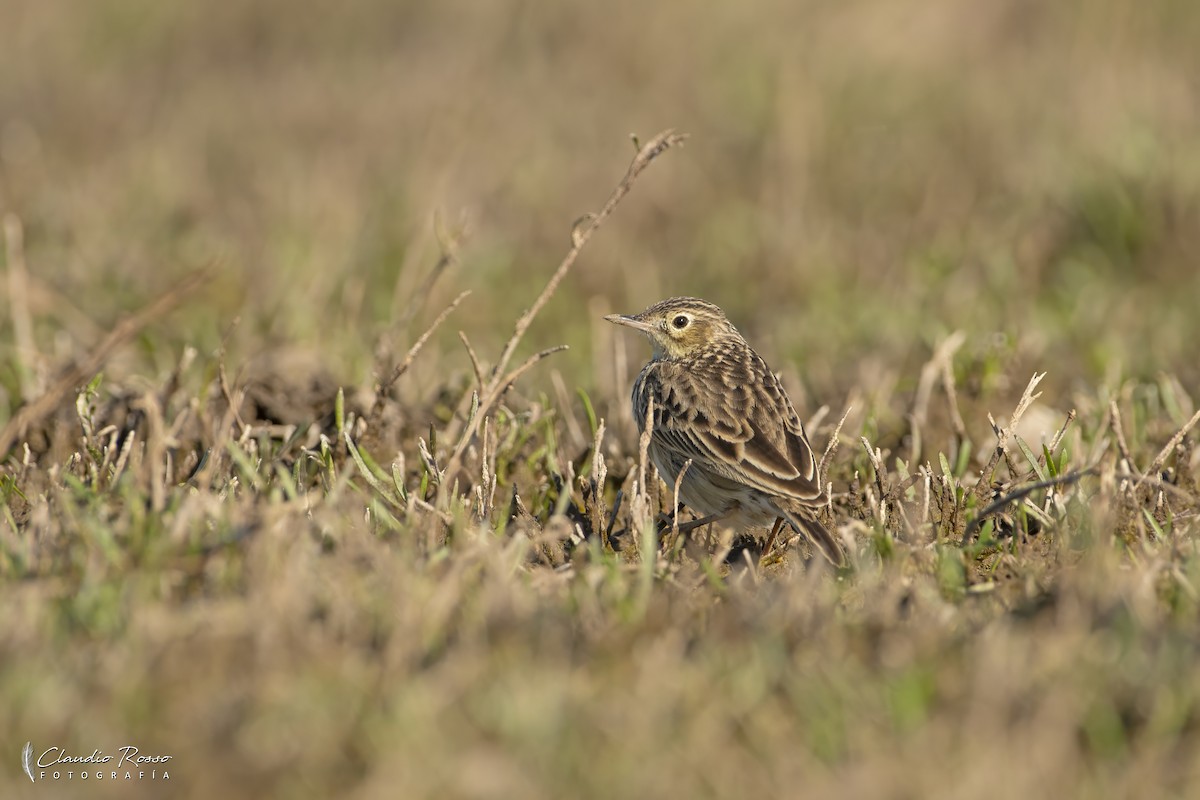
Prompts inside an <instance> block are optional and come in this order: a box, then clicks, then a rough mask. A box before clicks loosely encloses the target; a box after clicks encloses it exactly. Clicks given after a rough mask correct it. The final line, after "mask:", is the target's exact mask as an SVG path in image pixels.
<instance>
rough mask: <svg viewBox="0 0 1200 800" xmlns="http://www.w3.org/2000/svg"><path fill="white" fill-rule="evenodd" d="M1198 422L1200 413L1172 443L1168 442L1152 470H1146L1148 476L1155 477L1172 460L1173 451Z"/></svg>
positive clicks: (1173, 438)
mask: <svg viewBox="0 0 1200 800" xmlns="http://www.w3.org/2000/svg"><path fill="white" fill-rule="evenodd" d="M1198 422H1200V411H1197V412H1196V413H1195V414H1193V415H1192V418H1191V419H1189V420H1188V421H1187V422H1186V423H1185V424H1184V426H1183V427H1182V428H1180V429H1179V430H1178V431H1177V432H1176V433H1175V435H1174V436H1172V437H1171V441H1169V442H1167V444H1166V446H1165V447H1163V449H1162V450H1160V451H1159V453H1158V455H1157V456H1155V457H1154V461H1153V462H1152V463H1151V464H1150V468H1149V469H1147V470H1146V475H1154V474H1155V473H1157V472H1158V471H1159V470H1160V469H1162V467H1163V464H1166V463H1167V459H1168V458H1170V456H1171V451H1172V450H1174V449H1175V447H1176V445H1178V444H1179V443H1180V442H1182V441H1183V437H1185V436H1187V435H1188V433H1189V432H1190V431H1191V430H1192V428H1194V427H1196V423H1198Z"/></svg>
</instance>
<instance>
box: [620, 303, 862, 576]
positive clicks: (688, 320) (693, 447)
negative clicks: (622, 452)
mask: <svg viewBox="0 0 1200 800" xmlns="http://www.w3.org/2000/svg"><path fill="white" fill-rule="evenodd" d="M605 319H607V320H608V321H609V322H614V323H616V324H618V325H626V326H628V327H630V328H634V329H635V330H638V331H641V332H642V333H644V334H645V335H646V337H647V338H649V339H650V344H651V345H653V347H654V355H653V356H652V357H651V359H650V363H648V364H647V365H646V366H645V368H643V369H642V372H641V374H640V375H638V378H637V381H636V382H635V383H634V385H633V416H634V418H635V419H636V420H637V424H638V430H640V431H645V429H646V410H647V408H648V407H649V402H650V399H651V398H653V399H654V420H653V426H652V431H651V437H650V448H649V455H650V458H651V460H652V461H653V462H654V466H655V467H657V468H658V473H659V475H661V476H662V478H663V480H665V481H666V482H667V483H668V484H669V485H673V484H674V482H675V479H676V477H677V476H678V475H679V473H680V471H681V470H683V469H684V465H685V464H687V462H688V461H689V460H690V461H691V462H692V463H691V465H690V466H688V467H687V471H686V472H685V473H684V475H683V479H682V481H681V482H680V485H679V499H680V501H682V503H683V504H684V505H686V506H688V507H689V508H691V509H692V510H693V511H695V512H696V513H698V514H701V515H704V516H706V517H711V518H712V519H711V520H710V521H717V520H725V521H728V522H730V523H732V524H734V525H746V526H764V527H765V526H766V525H767V524H769V523H771V522H772V521H773V522H774V526H773V527H772V530H771V534H770V536H769V537H768V539H767V544H766V548H765V549H764V550H763V555H764V556H766V555H768V553H769V551H770V548H771V545H772V543H773V542H774V540H775V536H776V534H777V533H778V531H779V528H780V526H781V525H782V523H783V522H784V521H785V520H786V521H787V522H788V523H789V524H790V525H791V526H792V527H793V528H795V529H796V530H797V531H798V532H801V533H804V534H806V535H807V536H808V537H809V538H810V539H812V541H813V542H814V544H816V545H817V546H818V548H819V549H820V550H821V552H822V553H824V554H825V556H826V557H828V558H829V560H830V561H831V562H833V563H834V564H835V565H842V564H843V563H844V556H843V554H842V549H841V547H839V546H838V543H837V541H836V540H835V539H834V538H833V536H831V535H830V533H829V531H827V530H826V529H825V527H824V526H823V525H821V523H820V522H818V521H817V518H816V510H817V509H819V508H820V507H821V506H823V505H825V503H826V501H827V494H826V489H825V488H823V487H822V486H821V476H820V475H819V474H818V472H817V462H816V459H815V458H814V457H813V449H812V445H810V444H809V443H808V436H807V434H805V432H804V425H803V424H802V423H801V422H800V418H799V417H798V416H796V410H795V409H794V408H793V407H792V402H791V400H789V399H788V396H787V393H786V392H785V391H784V390H783V387H782V386H781V385H780V383H779V379H778V378H776V377H775V373H773V372H772V371H771V368H770V367H768V366H767V362H765V361H763V359H762V357H761V356H760V355H759V354H758V353H756V352H754V350H753V349H751V347H750V345H748V344H747V343H746V340H745V339H743V338H742V335H741V334H740V333H738V330H737V328H735V327H733V324H732V323H730V322H729V320H728V319H726V317H725V312H723V311H722V310H721V309H720V308H718V307H717V306H715V305H713V304H712V303H709V302H706V301H704V300H699V299H697V298H694V297H673V298H671V299H670V300H663V301H662V302H660V303H656V304H655V305H652V306H650V307H649V308H647V309H646V310H645V311H643V312H642V313H640V314H634V315H632V316H623V315H619V314H612V315H610V316H607V317H605Z"/></svg>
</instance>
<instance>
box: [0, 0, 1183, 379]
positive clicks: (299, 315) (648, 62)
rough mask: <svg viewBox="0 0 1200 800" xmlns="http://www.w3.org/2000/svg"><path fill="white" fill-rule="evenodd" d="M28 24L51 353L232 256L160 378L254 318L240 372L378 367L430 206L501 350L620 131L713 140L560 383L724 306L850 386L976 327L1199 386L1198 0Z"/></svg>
mask: <svg viewBox="0 0 1200 800" xmlns="http://www.w3.org/2000/svg"><path fill="white" fill-rule="evenodd" d="M4 17H5V19H4V29H5V33H4V40H5V47H4V48H3V55H0V58H2V59H3V62H2V66H3V69H2V70H0V110H2V119H3V126H2V129H0V158H2V160H0V193H2V194H0V203H2V204H3V206H4V208H5V209H7V210H8V211H10V212H13V213H16V214H18V215H20V217H21V218H22V220H23V221H24V223H25V225H26V226H27V228H28V231H27V240H28V244H27V247H28V259H29V261H30V264H31V269H32V270H33V271H34V272H35V273H36V275H37V277H38V280H39V281H40V282H43V283H44V284H45V286H46V288H47V289H49V290H52V292H53V294H49V295H45V296H44V299H43V303H42V307H41V308H40V309H39V310H40V311H41V312H43V313H42V314H41V315H40V316H39V318H40V326H41V329H40V330H39V331H38V341H40V342H50V341H55V332H56V331H61V330H64V329H65V330H66V331H68V332H69V333H72V334H75V335H76V336H78V335H82V334H84V333H86V332H87V331H88V330H91V329H92V327H93V326H100V327H103V326H104V325H105V324H106V323H107V322H109V321H111V320H112V319H113V318H114V316H115V315H116V313H117V311H118V310H120V309H122V308H133V307H136V306H137V305H138V304H139V303H140V302H142V301H144V300H145V299H146V298H147V296H148V295H149V294H151V293H152V292H153V291H156V290H157V289H158V288H159V287H161V286H162V285H163V284H165V283H168V282H169V281H170V279H171V277H172V276H174V275H178V274H180V273H181V272H182V271H183V270H184V269H185V268H187V267H191V266H195V265H197V264H201V263H205V262H208V261H210V260H212V259H218V260H219V262H220V264H221V265H222V267H223V269H224V275H223V280H222V282H221V285H220V287H219V289H218V290H216V291H214V292H213V293H212V294H210V295H207V296H206V301H207V302H206V303H205V304H204V306H203V307H198V308H195V309H193V310H192V312H190V313H189V314H187V315H185V316H184V317H183V318H182V319H181V321H178V322H176V323H175V327H174V329H173V330H170V331H166V332H165V337H166V338H162V337H159V336H157V335H156V337H155V343H153V344H150V343H147V344H146V348H147V349H148V350H154V349H157V350H158V351H159V352H158V353H157V354H155V353H147V354H146V355H147V356H149V357H151V358H154V357H156V356H157V358H158V359H159V362H160V363H159V366H162V363H161V362H162V361H163V360H170V358H173V356H170V352H171V347H170V346H169V344H170V343H172V342H175V343H177V342H179V341H184V340H186V341H192V342H196V341H199V342H201V343H203V344H206V345H209V346H216V344H217V343H218V342H219V340H220V337H221V336H222V334H223V333H224V332H225V329H226V328H227V327H228V326H229V324H230V322H231V320H232V319H234V318H235V317H240V318H241V320H242V324H241V326H240V328H239V329H238V330H237V331H236V333H235V334H234V336H233V338H232V341H231V347H232V348H233V352H234V353H235V354H237V355H240V356H244V355H247V354H250V353H253V352H256V351H259V350H261V349H262V348H264V347H278V346H284V345H286V346H288V347H291V348H298V349H302V350H305V351H307V352H309V353H311V354H312V355H313V356H314V357H315V358H316V359H318V360H319V361H320V362H321V363H323V364H325V365H326V366H327V367H328V368H329V369H330V370H331V371H332V372H333V373H334V374H335V375H336V376H337V377H338V379H339V380H340V381H343V382H351V383H352V382H355V381H358V380H363V379H364V376H365V375H366V373H367V371H368V370H369V367H370V357H371V350H370V347H369V346H365V345H367V344H368V343H370V342H372V341H373V340H374V339H375V337H377V336H378V335H379V334H380V332H381V331H382V330H385V329H386V328H387V326H388V325H389V323H390V321H392V320H393V319H395V318H396V317H397V316H398V314H399V312H400V311H401V310H402V309H403V308H404V307H405V303H406V300H407V293H408V292H410V291H411V290H412V289H413V287H415V286H416V285H417V284H418V282H419V279H420V277H421V276H422V275H423V274H424V273H425V272H426V271H427V270H428V268H429V266H430V265H431V264H432V262H433V261H434V260H435V259H436V256H437V250H436V247H435V244H434V241H433V237H432V230H433V218H434V215H435V214H441V215H442V216H443V218H444V219H445V220H447V224H454V223H456V222H457V221H458V220H460V219H462V218H465V219H466V221H467V223H468V225H469V228H470V231H471V233H470V237H469V239H468V242H467V248H466V251H465V252H464V254H463V256H462V260H461V267H459V268H458V270H457V271H456V273H455V274H453V275H451V276H450V277H449V278H448V279H446V280H444V281H443V282H442V283H441V285H440V286H439V289H440V294H439V296H438V301H439V302H441V301H444V300H448V299H449V297H452V296H453V295H454V294H456V293H457V291H458V290H460V289H463V288H470V289H472V290H474V292H475V296H474V297H473V298H472V299H471V300H470V302H469V304H468V307H467V315H468V316H469V319H468V320H466V321H464V322H463V323H462V325H463V326H464V327H465V328H466V329H467V332H468V333H469V334H471V335H472V338H473V339H474V340H477V341H487V340H488V339H489V338H490V337H493V336H495V335H496V333H497V331H499V330H501V329H503V328H504V327H506V326H507V325H508V323H509V322H510V321H511V320H512V319H513V318H514V317H515V316H516V313H518V312H519V310H520V309H522V308H523V307H524V306H525V305H527V303H528V299H529V298H530V297H531V296H532V294H533V293H534V292H535V290H536V288H537V287H538V286H540V284H541V282H543V281H544V279H545V276H546V275H547V274H548V273H549V271H550V270H551V268H552V266H553V265H554V264H555V263H557V260H558V258H559V257H560V256H561V254H562V252H563V251H564V250H565V247H566V244H567V241H568V231H569V227H570V224H571V223H572V222H573V221H574V220H575V219H576V218H577V217H578V216H580V215H582V214H584V213H586V212H587V211H589V210H592V209H593V208H595V207H596V206H597V205H598V204H599V202H600V201H601V200H602V199H603V196H604V193H605V192H607V188H608V186H609V185H610V184H611V180H612V176H613V175H614V174H617V173H618V171H619V170H620V169H621V168H623V166H624V164H625V162H626V160H627V158H628V156H629V154H630V152H631V149H630V148H629V146H628V145H627V144H625V142H626V141H627V139H626V137H627V136H628V135H629V134H630V133H631V132H636V133H639V134H641V135H642V136H648V135H650V134H652V133H654V132H655V131H657V130H660V129H662V128H664V127H668V126H672V127H676V128H678V129H681V130H685V131H688V132H690V133H692V134H693V138H692V139H691V141H690V142H689V145H688V148H687V150H686V151H684V154H683V156H682V157H680V158H673V159H671V161H670V163H669V164H668V165H667V166H665V167H664V168H662V169H661V170H659V171H658V173H657V174H656V175H655V176H654V178H653V180H650V181H646V184H645V185H644V186H642V187H640V188H639V191H638V192H637V193H636V195H635V196H634V197H633V198H631V199H630V200H629V202H628V205H627V206H625V207H624V208H622V209H621V214H620V216H619V218H618V219H617V220H616V221H615V223H614V224H612V225H611V226H610V227H609V228H607V229H606V230H605V231H604V233H603V235H602V236H601V237H600V238H599V239H598V241H597V242H596V244H595V246H594V247H593V248H592V249H590V250H589V252H588V253H587V255H586V257H585V261H584V263H582V264H581V266H580V269H578V270H577V271H576V272H575V273H574V274H573V275H572V276H571V279H570V280H569V281H568V283H567V285H566V286H565V287H564V289H563V291H562V293H561V294H560V295H559V296H558V298H557V299H556V301H555V302H554V303H553V304H552V306H551V307H550V308H549V309H548V310H547V313H546V315H545V317H544V318H543V319H542V320H541V321H540V322H539V324H538V326H537V328H536V329H535V331H534V334H533V339H532V341H531V343H530V346H531V347H532V346H543V345H548V344H554V343H558V342H559V341H566V342H568V343H571V344H574V345H583V347H582V350H578V349H577V351H576V354H575V356H573V357H572V358H571V359H568V360H564V359H560V362H563V364H564V367H563V368H564V369H568V370H570V372H571V376H570V377H572V378H575V379H576V380H578V381H580V382H584V383H587V382H589V381H590V380H591V377H590V376H591V373H590V372H589V371H588V366H589V365H588V364H587V358H586V357H585V356H587V355H588V354H589V348H588V347H587V346H586V345H587V343H588V342H589V337H590V336H591V333H590V332H591V331H592V330H593V328H592V326H593V324H594V314H595V313H596V312H597V311H599V310H604V311H610V310H633V309H637V308H641V307H644V306H645V305H647V304H649V303H650V302H652V301H653V300H656V299H659V298H661V297H663V296H668V295H673V294H696V295H700V296H703V297H707V298H711V299H713V300H715V301H716V302H718V303H720V304H722V305H723V306H725V307H726V308H727V310H728V311H729V312H730V313H731V315H732V316H733V318H734V319H735V320H736V321H737V322H738V323H740V324H741V326H742V327H743V329H745V331H746V333H747V335H748V336H749V337H750V338H751V340H752V341H755V342H758V343H761V347H762V349H765V350H766V351H768V352H769V353H771V354H772V355H774V356H775V358H776V360H777V361H781V360H790V361H793V362H795V363H799V364H801V365H803V367H804V369H805V371H806V372H807V374H808V376H809V380H811V381H812V382H813V384H814V385H815V386H816V387H817V388H819V389H820V390H821V393H823V394H824V393H830V392H834V391H836V390H839V389H840V390H843V391H844V390H845V388H846V385H847V384H848V383H849V382H850V381H851V380H853V379H856V378H857V377H858V376H857V375H856V374H855V373H854V370H855V366H856V365H862V364H864V363H872V362H877V363H880V364H885V365H903V366H905V367H912V366H914V365H915V364H916V363H918V362H919V360H920V359H922V358H924V356H925V355H926V354H927V351H928V347H929V345H930V342H931V340H933V339H934V338H936V337H937V336H939V335H941V334H944V333H945V332H946V331H948V330H952V329H955V328H962V329H964V330H966V331H967V332H968V333H969V334H971V335H972V336H973V337H976V338H974V339H973V340H972V341H974V342H988V341H992V340H991V339H990V338H988V337H991V336H992V335H993V334H1001V335H1002V336H1003V342H1004V343H1005V347H1008V348H1012V349H1013V350H1015V351H1018V352H1020V353H1021V354H1022V355H1024V356H1026V357H1027V358H1028V359H1029V360H1030V361H1036V362H1038V363H1043V364H1046V365H1053V369H1051V376H1050V378H1049V380H1050V381H1051V382H1052V384H1054V382H1058V383H1057V384H1056V385H1058V386H1060V387H1062V388H1066V387H1068V386H1069V385H1070V384H1069V381H1072V380H1089V381H1103V380H1105V379H1109V380H1113V379H1114V378H1113V376H1114V375H1133V376H1138V377H1150V376H1153V375H1154V374H1155V373H1156V372H1157V371H1158V370H1161V369H1164V368H1168V367H1169V368H1170V369H1172V370H1177V371H1182V373H1183V375H1184V377H1185V379H1186V381H1187V382H1188V383H1189V385H1192V386H1195V385H1196V381H1197V375H1198V373H1197V367H1196V361H1195V359H1194V358H1193V357H1191V356H1192V355H1193V353H1194V348H1193V347H1192V345H1191V343H1192V342H1194V341H1195V334H1196V332H1197V327H1196V322H1195V320H1196V315H1195V314H1194V313H1193V311H1194V306H1195V298H1197V297H1200V270H1197V268H1196V264H1195V260H1194V247H1189V245H1191V244H1193V243H1194V236H1193V234H1194V231H1195V230H1196V229H1197V226H1198V224H1200V206H1198V200H1197V187H1198V186H1200V147H1198V146H1197V131H1198V130H1200V91H1197V80H1198V79H1197V76H1198V75H1200V53H1198V52H1197V48H1196V47H1195V42H1196V41H1198V40H1200V8H1197V6H1196V4H1195V3H1192V2H1187V0H1175V1H1173V2H1172V1H1171V0H1166V1H1165V2H1156V3H1153V4H1139V3H1134V2H1116V1H1115V0H1111V1H1110V0H1098V1H1097V0H1090V1H1087V2H1084V1H1083V0H1080V1H1078V2H1063V3H1054V4H1047V3H1037V2H1022V1H1020V0H1008V1H1004V2H993V3H987V4H983V5H980V4H977V3H967V2H947V1H945V0H938V1H937V2H931V3H923V4H921V5H920V6H919V7H916V6H912V5H901V4H894V3H888V2H870V1H868V2H855V3H821V2H805V3H791V2H770V1H769V0H757V1H756V2H748V3H741V4H737V5H736V6H728V7H721V6H706V7H696V8H683V7H675V6H670V5H656V6H655V7H652V8H645V7H644V6H643V4H639V3H634V2H618V3H616V4H605V5H598V4H587V3H559V4H553V5H552V6H549V7H547V6H545V5H544V4H539V3H522V2H498V3H488V4H477V3H470V2H454V1H453V0H451V2H444V3H420V2H403V3H389V2H371V1H370V0H353V2H349V3H345V4H342V5H340V6H339V7H338V8H337V9H336V10H334V9H330V8H326V7H323V6H321V5H319V4H306V5H297V4H295V3H289V2H282V0H280V1H279V2H272V0H259V1H258V2H227V3H222V4H220V5H219V6H216V7H202V6H196V5H192V4H184V3H179V4H171V3H167V4H163V3H153V2H135V1H134V0H119V1H117V0H100V1H98V2H89V3H77V4H45V3H42V4H35V3H15V4H9V5H8V6H7V8H6V10H5V12H4ZM60 301H61V302H60ZM434 305H436V303H435V304H434ZM451 337H452V334H448V335H447V337H446V341H451V340H452V338H451ZM58 344H59V346H69V345H68V344H64V343H62V342H59V343H58ZM455 346H457V345H455ZM980 346H983V345H980ZM443 366H444V364H439V365H438V367H443ZM905 371H906V372H911V370H905ZM6 384H7V385H8V386H9V388H10V390H11V387H12V380H11V376H10V377H9V379H8V380H7V381H6Z"/></svg>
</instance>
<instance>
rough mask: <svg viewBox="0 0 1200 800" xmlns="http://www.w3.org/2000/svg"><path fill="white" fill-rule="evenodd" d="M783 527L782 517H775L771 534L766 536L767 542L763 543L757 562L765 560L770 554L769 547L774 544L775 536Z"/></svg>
mask: <svg viewBox="0 0 1200 800" xmlns="http://www.w3.org/2000/svg"><path fill="white" fill-rule="evenodd" d="M781 527H783V517H776V518H775V524H774V525H773V526H772V527H771V535H770V536H768V537H767V543H766V544H765V545H763V551H762V556H760V557H759V559H758V560H759V563H762V562H764V561H766V560H767V556H769V555H771V548H772V547H773V546H774V545H775V537H776V536H778V535H779V529H780V528H781Z"/></svg>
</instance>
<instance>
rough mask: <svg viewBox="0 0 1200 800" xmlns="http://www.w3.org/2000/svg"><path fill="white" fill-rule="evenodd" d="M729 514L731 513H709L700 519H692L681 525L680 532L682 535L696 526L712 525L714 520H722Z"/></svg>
mask: <svg viewBox="0 0 1200 800" xmlns="http://www.w3.org/2000/svg"><path fill="white" fill-rule="evenodd" d="M727 516H729V515H728V514H709V515H708V516H707V517H701V518H700V519H694V520H691V521H690V522H685V523H683V524H682V525H680V526H679V533H680V535H683V534H685V533H689V532H690V531H694V530H696V528H702V527H704V526H705V525H711V524H713V523H714V522H720V521H721V520H723V519H725V518H726V517H727Z"/></svg>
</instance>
